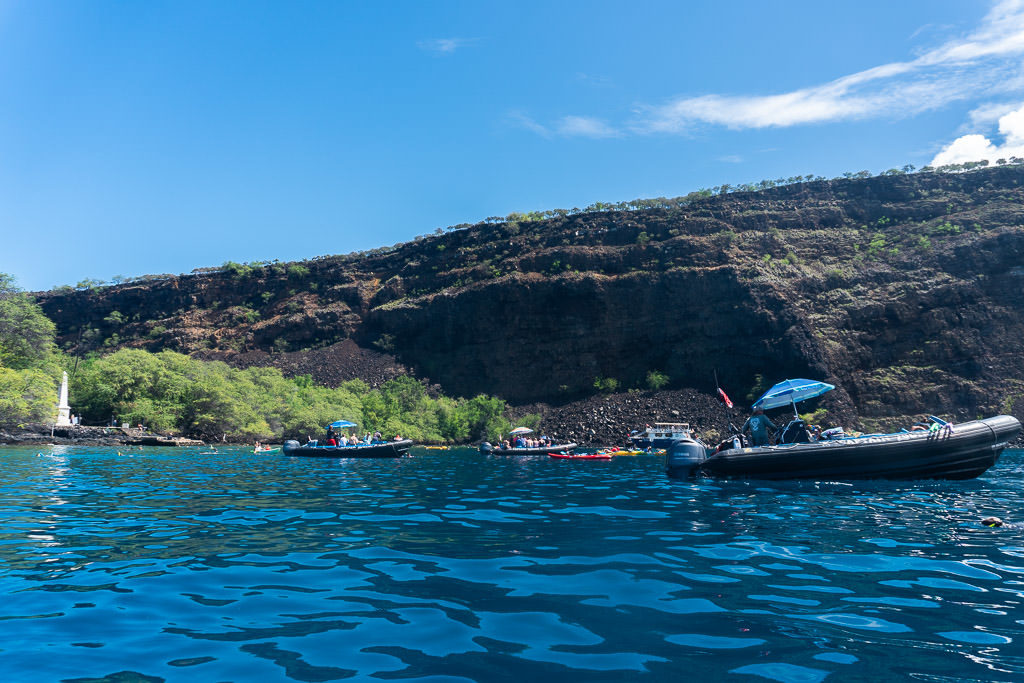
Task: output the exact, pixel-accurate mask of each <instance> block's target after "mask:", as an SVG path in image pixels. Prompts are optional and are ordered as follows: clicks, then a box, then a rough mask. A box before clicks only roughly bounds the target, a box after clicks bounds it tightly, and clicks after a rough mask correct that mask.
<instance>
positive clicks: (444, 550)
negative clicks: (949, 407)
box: [0, 447, 1024, 683]
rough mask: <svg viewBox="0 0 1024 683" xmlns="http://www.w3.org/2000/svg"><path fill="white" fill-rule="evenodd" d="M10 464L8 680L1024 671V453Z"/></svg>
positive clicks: (55, 452)
mask: <svg viewBox="0 0 1024 683" xmlns="http://www.w3.org/2000/svg"><path fill="white" fill-rule="evenodd" d="M122 453H123V454H121V455H119V454H118V453H117V451H115V450H111V449H104V448H82V447H46V448H45V450H44V451H43V452H42V453H40V452H39V449H38V448H32V449H30V448H2V449H0V510H2V515H0V560H2V564H0V568H2V569H0V571H2V573H0V680H3V681H64V680H69V681H76V680H108V681H129V680H131V681H136V680H142V681H150V680H152V681H157V680H165V681H257V680H258V681H330V680H345V679H352V680H390V679H415V680H421V681H431V682H433V681H523V680H528V681H529V680H532V681H545V680H560V681H568V680H574V681H634V680H652V681H660V680H736V681H757V680H762V681H763V680H771V681H787V682H793V683H796V682H815V681H824V680H833V681H847V680H871V681H880V680H903V679H912V680H919V681H964V680H979V681H1019V680H1022V679H1024V524H1022V525H1021V526H1020V527H1013V526H1011V527H1004V528H1001V529H991V528H986V527H982V526H981V525H980V524H979V520H980V519H981V517H983V516H987V515H997V516H1000V517H1002V518H1004V519H1005V520H1007V521H1011V522H1012V521H1015V519H1016V520H1017V521H1021V522H1024V452H1022V451H1008V452H1006V453H1004V455H1003V458H1002V459H1001V461H1000V463H999V464H998V465H997V466H996V467H995V468H994V469H992V470H990V471H989V472H988V473H987V474H986V475H985V476H983V477H981V478H980V479H977V480H974V481H968V482H909V483H907V482H902V483H891V482H888V483H887V482H859V483H853V484H840V483H814V482H784V483H770V484H769V483H765V482H715V481H711V480H702V481H698V482H677V481H670V480H669V479H668V478H667V477H666V476H665V474H664V460H663V458H661V457H658V456H637V457H619V458H615V459H613V460H610V461H600V460H593V461H575V462H574V461H561V460H554V459H551V458H515V457H511V458H510V457H483V456H480V455H478V454H476V453H475V452H473V451H471V450H469V449H460V450H452V451H428V450H424V449H415V450H414V456H413V457H410V458H404V459H401V460H352V461H342V460H320V459H306V458H289V457H286V456H282V455H279V454H271V455H267V454H263V455H253V454H252V453H251V452H246V451H242V450H241V449H238V450H229V451H227V452H224V453H221V454H219V455H199V453H198V451H197V450H187V449H186V450H172V449H157V448H148V449H134V450H127V451H122Z"/></svg>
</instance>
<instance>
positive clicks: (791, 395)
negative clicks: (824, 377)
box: [753, 379, 835, 415]
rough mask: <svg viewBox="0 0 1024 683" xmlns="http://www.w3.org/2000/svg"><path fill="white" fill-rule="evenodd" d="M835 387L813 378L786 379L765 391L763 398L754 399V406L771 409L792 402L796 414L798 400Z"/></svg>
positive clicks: (817, 394)
mask: <svg viewBox="0 0 1024 683" xmlns="http://www.w3.org/2000/svg"><path fill="white" fill-rule="evenodd" d="M833 389H835V387H834V386H833V385H831V384H827V383H825V382H818V381H815V380H813V379H786V380H783V381H781V382H779V383H778V384H776V385H775V386H773V387H772V388H771V389H769V390H768V391H766V392H764V395H763V396H761V398H759V399H757V400H756V401H754V405H753V407H754V408H764V409H765V410H769V409H771V408H781V407H782V406H787V405H790V404H792V405H793V414H794V415H796V403H797V401H806V400H807V399H809V398H815V397H817V396H821V395H822V394H824V393H826V392H829V391H832V390H833Z"/></svg>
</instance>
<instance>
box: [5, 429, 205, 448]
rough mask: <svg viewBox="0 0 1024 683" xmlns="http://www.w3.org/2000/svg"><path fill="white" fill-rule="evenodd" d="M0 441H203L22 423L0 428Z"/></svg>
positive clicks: (84, 443)
mask: <svg viewBox="0 0 1024 683" xmlns="http://www.w3.org/2000/svg"><path fill="white" fill-rule="evenodd" d="M0 444H5V445H12V446H16V445H37V444H38V445H61V446H202V445H204V442H202V441H199V440H197V439H186V438H184V437H180V436H164V435H162V434H154V433H152V432H149V431H146V430H144V429H138V428H134V427H88V426H85V425H68V426H57V425H50V424H24V425H18V426H17V427H16V428H14V427H11V428H0Z"/></svg>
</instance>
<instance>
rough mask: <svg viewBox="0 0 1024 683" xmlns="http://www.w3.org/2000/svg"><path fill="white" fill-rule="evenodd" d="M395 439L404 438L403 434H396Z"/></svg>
mask: <svg viewBox="0 0 1024 683" xmlns="http://www.w3.org/2000/svg"><path fill="white" fill-rule="evenodd" d="M394 440H395V441H401V440H402V435H401V434H395V438H394Z"/></svg>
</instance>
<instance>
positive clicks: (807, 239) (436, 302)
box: [40, 167, 1024, 428]
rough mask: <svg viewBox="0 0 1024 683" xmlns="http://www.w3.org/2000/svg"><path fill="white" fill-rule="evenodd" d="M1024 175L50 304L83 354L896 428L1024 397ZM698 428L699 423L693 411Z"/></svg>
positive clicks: (716, 203) (658, 217)
mask: <svg viewBox="0 0 1024 683" xmlns="http://www.w3.org/2000/svg"><path fill="white" fill-rule="evenodd" d="M1022 292H1024V169H1022V168H1021V167H1000V168H993V169H985V170H980V171H973V172H969V173H960V174H945V173H918V174H912V175H897V176H880V177H875V178H867V179H859V180H833V181H817V182H809V183H798V184H794V185H789V186H786V187H780V188H775V189H771V190H765V191H761V192H744V193H732V194H723V195H716V196H710V197H706V198H704V199H701V200H698V201H693V202H690V203H688V204H687V205H684V206H681V207H679V208H672V209H650V210H640V211H608V212H596V213H579V214H575V215H565V216H559V217H555V218H551V219H548V220H541V221H528V222H526V221H524V222H502V223H482V224H477V225H474V226H469V227H463V228H461V229H458V230H453V231H450V232H441V233H440V234H436V235H432V236H429V237H425V238H420V239H417V240H416V241H414V242H411V243H408V244H404V245H399V246H397V247H394V248H391V249H386V250H385V249H381V250H375V252H371V253H366V254H357V255H348V256H338V257H320V258H316V259H312V260H310V261H306V262H303V263H301V264H281V263H273V264H266V265H262V266H259V267H249V266H236V265H234V264H230V265H229V266H228V267H226V268H225V269H223V270H220V271H217V272H208V273H195V274H190V275H182V276H178V277H164V278H160V279H154V280H152V281H148V282H141V283H131V284H122V285H116V286H110V287H104V288H99V289H94V290H85V291H63V292H61V291H55V292H48V293H43V294H41V295H40V303H41V304H42V306H43V308H44V310H45V311H46V313H47V315H49V316H50V317H51V318H52V319H53V320H54V321H55V322H56V323H57V325H58V329H59V340H60V342H61V343H62V344H63V345H64V346H65V347H66V348H68V349H70V350H72V351H77V352H81V351H86V350H90V349H97V348H98V349H113V348H117V347H119V346H137V347H143V348H148V349H152V350H158V349H174V350H178V351H183V352H187V353H192V354H198V355H201V356H203V357H207V358H221V359H224V360H227V361H228V362H233V363H235V364H239V365H252V364H275V365H278V366H280V367H282V368H284V369H286V370H287V371H290V372H293V373H304V372H308V373H310V374H312V375H313V376H314V378H316V379H319V380H320V381H325V382H329V383H336V382H339V381H343V380H344V379H348V378H350V377H354V376H361V377H364V378H365V379H367V380H368V381H370V382H371V383H377V382H379V381H383V380H384V379H387V378H388V377H391V376H394V375H395V374H397V373H400V372H405V371H412V372H414V373H415V374H416V375H417V376H419V377H422V378H425V379H428V380H429V381H431V382H434V383H437V384H439V385H441V387H443V389H444V390H445V392H447V393H450V394H454V395H465V396H469V395H474V394H476V393H480V392H486V393H490V394H495V395H498V396H501V397H503V398H505V399H507V400H508V401H510V402H511V403H513V404H527V403H531V402H544V403H545V404H556V405H558V404H565V403H567V402H570V401H574V400H579V399H583V398H586V397H587V396H590V395H592V394H594V393H595V388H594V386H595V381H599V383H600V384H602V386H604V387H606V388H607V389H612V388H614V387H615V386H616V385H617V387H618V389H619V390H626V389H629V388H634V387H638V388H642V387H644V386H645V383H646V382H647V378H648V375H649V373H651V372H652V371H653V372H657V373H661V374H662V375H664V376H666V377H668V379H669V384H668V386H667V387H666V388H669V389H677V390H678V389H686V388H695V389H698V390H701V391H705V392H706V391H713V387H714V381H713V374H712V373H713V371H715V370H717V373H718V378H719V380H720V382H721V384H722V386H723V387H725V388H726V390H727V391H730V393H731V394H733V398H734V399H737V401H738V402H741V403H746V402H747V396H748V394H754V393H755V392H757V391H758V390H759V388H760V387H765V386H768V385H770V384H772V383H773V382H776V381H778V380H781V379H784V378H787V377H810V378H815V379H823V380H826V381H829V382H832V383H834V384H836V385H837V386H838V387H840V389H839V390H837V391H835V392H832V394H831V395H829V396H828V397H827V398H826V399H825V400H824V401H823V405H824V406H825V407H827V408H828V409H829V410H830V411H831V412H832V413H833V414H834V415H835V416H836V417H837V418H841V419H843V420H844V421H846V422H850V421H859V423H860V424H861V425H862V426H865V427H867V428H881V427H884V426H889V425H890V424H896V423H899V422H901V421H904V420H905V419H906V418H907V416H911V415H918V414H922V413H935V414H946V415H951V416H954V417H956V418H957V419H966V418H974V417H976V416H978V415H987V414H991V413H996V412H1010V413H1013V414H1016V415H1017V416H1018V417H1022V408H1024V401H1022V400H1021V399H1022V397H1024V297H1022ZM683 418H684V419H685V415H684V416H683Z"/></svg>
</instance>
